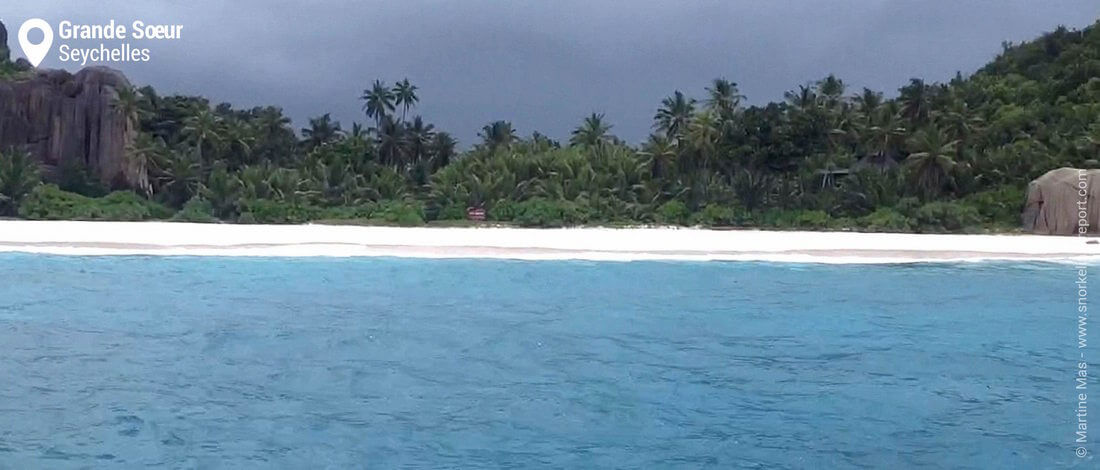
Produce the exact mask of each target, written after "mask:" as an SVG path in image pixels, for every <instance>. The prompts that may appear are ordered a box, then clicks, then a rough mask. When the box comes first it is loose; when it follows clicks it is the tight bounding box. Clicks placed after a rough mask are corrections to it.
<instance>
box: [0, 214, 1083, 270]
mask: <svg viewBox="0 0 1100 470" xmlns="http://www.w3.org/2000/svg"><path fill="white" fill-rule="evenodd" d="M1088 240H1089V239H1085V238H1079V237H1051V236H1033V235H921V234H884V233H853V232H779V231H759V230H704V229H689V228H625V229H615V228H571V229H519V228H403V227H361V226H334V225H229V224H189V223H170V222H70V221H18V220H9V221H0V252H29V253H48V254H60V255H174V256H178V255H187V256H395V257H411V258H497V259H524V260H545V259H579V260H620V261H630V260H699V261H703V260H761V261H790V262H818V263H898V262H919V261H980V260H1045V261H1062V262H1077V261H1085V260H1100V244H1090V243H1088Z"/></svg>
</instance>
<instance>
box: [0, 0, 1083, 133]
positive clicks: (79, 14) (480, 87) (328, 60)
mask: <svg viewBox="0 0 1100 470" xmlns="http://www.w3.org/2000/svg"><path fill="white" fill-rule="evenodd" d="M10 3H14V4H9V5H5V6H4V9H3V12H2V13H0V14H2V15H3V16H0V20H2V21H3V22H4V24H5V25H6V26H7V29H8V44H9V47H11V49H12V56H13V58H16V57H22V56H23V53H22V51H21V50H20V48H19V45H18V44H19V43H18V39H17V31H18V29H19V25H20V24H22V22H23V21H25V20H26V19H28V18H36V17H37V18H42V19H44V20H46V21H47V22H49V23H50V24H51V25H53V26H54V28H57V25H58V24H59V23H60V22H61V21H62V20H68V21H71V22H72V23H79V24H93V23H106V22H107V21H109V20H112V19H113V20H115V21H116V22H117V23H122V24H126V25H130V24H131V23H132V22H133V21H134V20H141V21H143V22H145V23H147V24H182V25H184V29H183V35H182V37H181V38H180V39H178V40H164V41H134V42H135V43H136V42H140V44H141V47H148V48H149V49H150V60H149V61H148V62H128V63H111V64H105V65H109V66H111V67H114V68H117V69H120V70H122V71H123V72H125V73H126V75H127V76H128V77H129V78H130V80H131V82H133V83H134V84H136V85H152V86H153V87H154V88H156V89H157V91H158V92H160V93H161V94H171V93H180V94H195V95H203V96H206V97H208V98H210V100H211V101H212V102H213V103H218V102H223V101H227V102H231V103H233V104H234V105H236V106H238V107H251V106H257V105H277V106H280V107H282V108H283V109H284V110H285V112H286V113H287V114H288V115H289V116H290V117H292V118H293V119H294V125H295V127H296V128H300V127H302V126H304V125H305V123H306V122H307V119H308V118H309V117H312V116H317V115H320V114H324V113H332V115H333V117H334V118H336V119H338V120H339V121H341V122H342V123H343V125H344V127H345V128H347V127H350V124H351V122H352V121H359V122H363V121H366V118H365V116H364V115H363V112H362V103H361V102H360V101H359V100H358V97H359V95H360V94H361V93H362V90H363V89H364V88H366V87H367V86H369V85H370V83H371V82H373V81H374V80H375V79H382V80H384V81H386V82H387V83H390V84H392V83H393V82H394V81H397V80H400V79H403V78H406V77H407V78H408V79H409V80H410V81H411V82H412V83H413V84H415V85H417V86H418V87H419V91H418V94H419V95H420V100H421V103H420V105H419V106H418V107H417V108H415V109H414V110H412V111H410V115H415V114H419V115H423V116H424V117H425V119H426V120H428V121H429V122H432V123H434V124H435V125H436V127H437V128H439V129H442V130H446V131H448V132H451V133H452V134H453V135H454V136H456V137H457V138H458V139H459V141H460V142H461V143H462V144H464V145H463V146H468V145H469V144H471V143H473V142H474V141H476V140H477V132H478V130H480V128H481V126H483V125H485V124H486V123H489V122H491V121H494V120H501V119H502V120H507V121H511V122H512V123H513V125H514V126H515V127H516V129H517V131H518V132H519V133H520V135H529V134H530V133H531V132H532V131H535V130H537V131H539V132H541V133H543V134H546V135H549V136H550V137H553V138H557V139H562V140H566V139H568V136H569V133H570V131H571V130H572V129H573V128H574V127H576V126H577V125H578V124H579V123H580V122H581V121H582V120H583V118H584V117H585V116H587V115H589V114H590V113H593V112H598V113H604V114H605V115H606V119H607V120H609V121H610V123H611V124H613V125H614V127H613V128H612V133H614V134H616V135H618V136H619V137H621V138H624V139H626V140H627V141H629V142H639V141H641V140H644V138H645V137H646V136H647V135H648V134H649V133H650V132H651V126H652V118H653V115H654V113H655V111H656V108H657V106H658V105H659V103H660V101H661V99H662V98H664V97H666V96H668V95H670V94H672V92H673V91H675V90H682V91H684V92H685V93H687V94H688V95H689V96H695V97H700V98H702V97H703V96H704V93H705V91H704V90H705V87H706V86H707V85H708V83H709V82H710V81H711V80H712V79H714V78H717V77H724V78H727V79H729V80H732V81H734V82H737V83H738V84H739V85H740V88H741V92H742V94H744V95H746V96H747V97H748V102H749V103H750V104H763V103H767V102H769V101H776V100H781V99H782V96H783V92H784V91H786V90H790V89H794V88H797V87H798V85H801V84H806V83H808V82H812V81H816V80H818V79H821V78H823V77H825V76H826V75H828V74H830V73H832V74H836V75H837V76H838V77H840V78H842V79H843V80H844V81H845V83H847V84H848V86H849V90H850V91H851V92H855V91H856V90H858V89H859V88H861V87H864V86H866V87H870V88H873V89H876V90H880V91H884V92H886V93H887V94H888V95H890V94H894V93H896V90H897V88H898V87H900V86H901V85H903V84H904V83H905V82H907V81H908V80H909V79H910V78H912V77H921V78H925V79H926V80H929V81H943V80H947V79H949V78H951V77H952V76H954V75H955V72H956V71H961V72H962V73H964V74H967V73H971V72H973V71H975V70H977V69H978V68H979V67H981V66H982V65H983V64H985V63H986V62H988V61H989V60H990V59H991V58H993V57H994V56H995V55H996V54H997V53H998V52H999V51H1000V50H1001V43H1002V42H1003V41H1016V42H1019V41H1023V40H1028V39H1031V38H1034V37H1036V36H1038V35H1039V34H1041V33H1043V32H1045V31H1050V30H1052V29H1054V28H1055V27H1057V26H1058V25H1066V26H1069V27H1075V28H1080V27H1084V26H1087V25H1089V24H1092V23H1093V22H1095V21H1096V20H1097V19H1098V18H1100V2H1098V1H1096V0H1057V1H1048V0H1030V1H1023V0H924V1H919V2H918V1H910V0H829V1H826V0H802V1H791V0H770V1H768V0H754V1H749V0H741V1H734V0H717V1H706V0H681V1H673V0H666V1H655V0H623V1H618V0H616V1H612V0H588V1H575V0H539V1H526V0H440V1H417V0H407V1H308V0H305V1H303V0H299V1H285V0H236V1H233V2H225V1H217V0H189V1H182V0H168V1H162V2H134V1H133V0H98V1H96V2H72V1H49V0H46V1H36V2H10ZM61 42H66V43H68V44H70V45H71V46H81V47H86V46H97V45H98V44H99V43H100V42H104V44H105V45H107V46H108V47H115V46H117V45H118V44H119V43H118V42H117V41H110V40H108V41H74V40H67V41H66V40H62V39H56V38H55V40H54V47H53V50H52V51H51V52H50V55H49V56H47V58H46V60H45V61H44V62H43V63H42V64H41V67H47V68H65V69H68V70H70V71H74V72H75V71H76V70H78V69H79V65H74V64H72V63H66V62H63V61H61V60H60V57H59V53H58V46H59V44H60V43H61Z"/></svg>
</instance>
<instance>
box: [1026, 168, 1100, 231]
mask: <svg viewBox="0 0 1100 470" xmlns="http://www.w3.org/2000/svg"><path fill="white" fill-rule="evenodd" d="M1082 216H1083V217H1082ZM1022 219H1023V226H1024V229H1025V230H1027V231H1029V232H1032V233H1036V234H1041V235H1077V234H1079V230H1080V229H1082V228H1083V229H1084V230H1085V232H1086V233H1096V232H1098V231H1100V170H1081V169H1077V168H1058V169H1056V170H1050V171H1048V172H1047V173H1046V174H1044V175H1043V176H1040V177H1038V178H1036V179H1035V181H1032V182H1031V183H1029V184H1028V186H1027V201H1026V203H1025V205H1024V212H1023V214H1022Z"/></svg>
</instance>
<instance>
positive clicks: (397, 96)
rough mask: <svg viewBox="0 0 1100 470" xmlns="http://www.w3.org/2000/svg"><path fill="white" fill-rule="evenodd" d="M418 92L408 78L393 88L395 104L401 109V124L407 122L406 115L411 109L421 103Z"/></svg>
mask: <svg viewBox="0 0 1100 470" xmlns="http://www.w3.org/2000/svg"><path fill="white" fill-rule="evenodd" d="M416 90H417V88H416V85H413V84H412V83H409V79H408V78H406V79H404V80H401V81H400V82H397V83H396V84H395V85H394V87H393V102H394V104H395V105H397V106H400V107H401V122H405V114H406V113H408V112H409V108H411V107H413V106H416V103H418V102H419V101H420V97H418V96H416Z"/></svg>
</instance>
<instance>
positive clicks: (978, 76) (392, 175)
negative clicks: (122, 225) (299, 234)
mask: <svg viewBox="0 0 1100 470" xmlns="http://www.w3.org/2000/svg"><path fill="white" fill-rule="evenodd" d="M417 91H418V90H417V87H416V86H414V85H413V84H411V83H409V81H408V80H403V81H400V82H398V83H397V84H395V85H394V86H392V87H391V86H388V85H387V84H386V83H384V82H382V81H375V82H374V83H373V84H371V86H370V87H369V88H367V89H366V90H364V91H363V94H362V96H361V97H360V99H361V100H362V103H363V110H364V113H365V117H366V118H367V119H368V122H369V125H368V126H363V125H360V124H358V123H356V124H352V125H351V127H350V128H344V127H343V126H342V125H341V124H340V123H338V122H335V121H333V120H332V119H331V117H330V116H329V115H327V114H326V115H323V116H319V117H317V118H314V119H311V120H310V121H309V124H308V126H307V127H305V128H303V129H301V131H300V132H295V131H294V130H293V129H292V128H291V125H290V120H289V119H287V118H286V117H285V116H284V115H283V114H282V112H281V110H280V109H279V108H275V107H261V108H253V109H236V108H233V107H232V106H230V105H228V104H219V105H215V106H211V104H210V103H208V102H207V100H205V99H203V98H200V97H186V96H159V95H158V94H157V93H156V91H155V90H153V89H152V88H150V87H145V88H141V89H138V90H125V91H124V92H123V93H121V94H120V96H119V99H118V102H117V106H118V108H119V109H121V110H122V111H123V112H124V113H126V114H127V115H129V116H132V125H133V128H134V130H135V132H136V133H137V138H136V139H135V143H134V145H133V146H132V148H131V149H130V151H129V152H128V154H127V156H126V167H127V172H126V180H127V186H128V187H129V188H104V187H102V185H99V184H97V183H96V182H94V181H91V180H89V178H88V177H87V175H86V173H85V172H84V171H82V169H80V168H68V169H62V171H61V172H60V173H61V175H62V176H61V178H60V181H58V182H57V184H58V186H40V185H39V184H38V177H37V173H36V172H35V171H34V168H33V165H31V164H29V159H28V158H26V156H25V155H23V154H21V153H19V152H8V153H6V154H5V156H4V157H3V158H2V159H0V215H8V216H13V215H18V216H22V217H27V218H78V219H86V218H87V219H98V218H107V219H123V220H135V219H149V218H172V219H175V220H189V221H214V220H222V221H231V222H238V223H301V222H307V221H337V220H345V221H359V222H371V221H377V222H380V223H395V224H423V223H438V222H436V221H448V220H464V219H465V218H466V217H467V209H468V208H484V209H485V210H486V213H487V218H488V220H489V221H493V222H500V223H511V224H518V225H523V226H561V225H576V224H648V223H656V224H681V225H692V224H700V225H705V226H755V227H779V228H788V227H798V228H806V229H849V228H850V229H860V230H872V231H969V230H989V229H992V230H1010V229H1012V228H1014V227H1016V226H1017V225H1018V220H1019V219H1018V217H1019V212H1020V208H1021V205H1022V203H1023V200H1024V190H1025V188H1026V185H1027V183H1028V182H1029V181H1031V180H1032V179H1034V178H1035V177H1037V176H1039V175H1041V174H1042V173H1044V172H1046V171H1048V170H1050V169H1053V168H1057V167H1060V166H1078V167H1082V166H1085V167H1092V166H1096V165H1097V164H1098V163H1097V162H1096V160H1095V159H1096V158H1097V152H1098V151H1100V28H1098V27H1097V26H1096V25H1094V26H1092V27H1089V28H1086V29H1085V30H1082V31H1071V30H1067V29H1065V28H1059V29H1058V30H1056V31H1054V32H1051V33H1049V34H1046V35H1044V36H1042V37H1041V38H1039V39H1037V40H1035V41H1032V42H1028V43H1024V44H1019V45H1013V44H1005V45H1004V48H1003V52H1002V53H1001V54H1000V55H999V56H998V57H997V58H996V59H995V60H993V61H992V62H991V63H990V64H988V65H986V66H985V67H984V68H982V69H980V70H979V71H978V72H977V73H975V74H973V75H972V76H970V77H963V76H956V77H955V78H954V79H952V80H950V81H949V82H947V83H926V82H925V81H923V80H920V79H913V80H912V81H911V82H909V83H907V84H905V85H904V86H902V87H901V88H900V89H899V90H898V94H897V97H896V98H886V97H885V96H884V95H883V94H882V93H879V92H876V91H872V90H868V89H863V90H858V91H853V90H849V89H848V87H847V86H846V85H845V83H844V82H843V81H842V80H841V79H839V78H837V77H834V76H832V75H830V76H827V77H825V78H823V79H821V80H819V81H816V82H814V83H812V84H808V85H804V86H800V87H798V88H797V89H795V90H792V91H790V92H788V93H787V94H786V95H785V97H784V98H785V99H784V101H781V102H774V103H769V104H767V105H763V106H743V105H742V101H743V100H744V97H743V96H742V95H741V94H740V92H739V91H738V88H737V85H736V83H734V82H732V81H729V80H725V79H715V80H714V81H713V82H711V84H710V86H709V87H708V88H707V90H706V96H703V97H701V98H700V99H694V98H691V97H689V96H686V95H685V94H684V93H682V92H680V91H675V92H674V93H673V94H672V95H671V96H669V97H668V98H666V99H664V100H663V101H662V102H661V103H660V105H659V107H658V108H657V111H656V113H655V115H654V133H653V134H652V135H651V136H650V137H649V139H648V140H647V141H645V142H644V143H641V144H639V145H630V144H627V143H625V142H623V141H621V140H620V139H618V138H616V137H615V136H614V135H613V134H612V133H611V132H612V129H613V126H612V125H611V124H610V123H608V122H607V121H606V119H605V118H604V116H603V115H601V114H598V113H593V114H592V115H591V116H589V117H587V118H585V119H584V121H583V122H582V123H581V124H580V125H579V126H578V127H577V128H576V130H574V131H573V133H572V137H571V138H570V139H569V141H568V142H557V141H554V140H552V139H549V138H547V137H546V136H544V135H541V134H539V133H537V132H536V133H534V134H533V135H531V136H529V137H526V138H521V137H519V136H518V135H517V133H516V131H515V129H513V127H512V125H511V123H509V122H508V121H503V120H502V121H496V122H492V123H489V124H487V125H485V126H484V127H483V128H482V130H481V132H480V134H479V135H480V138H481V141H480V142H477V143H475V144H473V145H472V146H471V148H470V149H469V150H467V151H464V152H458V151H457V150H456V145H457V144H456V142H455V140H454V139H453V138H452V137H451V136H450V135H449V134H447V133H446V132H443V131H440V130H437V129H436V128H435V127H434V126H433V125H432V124H430V123H428V122H427V121H425V120H424V119H423V118H422V117H420V116H415V115H412V113H411V112H412V111H414V110H415V108H416V106H417V104H418V102H419V98H418V96H417ZM110 189H115V190H120V189H122V190H126V189H131V190H133V192H136V194H140V195H141V196H140V197H138V196H135V195H134V193H126V194H121V193H118V192H116V193H111V194H109V195H105V194H106V193H107V191H108V190H110ZM86 196H93V197H86ZM146 198H147V199H148V200H146Z"/></svg>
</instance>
